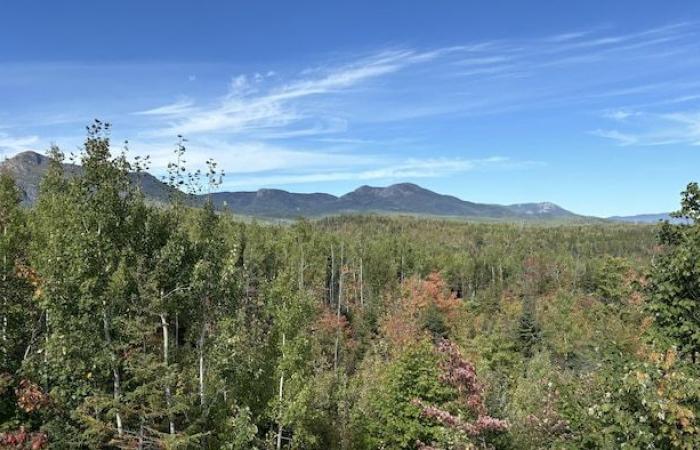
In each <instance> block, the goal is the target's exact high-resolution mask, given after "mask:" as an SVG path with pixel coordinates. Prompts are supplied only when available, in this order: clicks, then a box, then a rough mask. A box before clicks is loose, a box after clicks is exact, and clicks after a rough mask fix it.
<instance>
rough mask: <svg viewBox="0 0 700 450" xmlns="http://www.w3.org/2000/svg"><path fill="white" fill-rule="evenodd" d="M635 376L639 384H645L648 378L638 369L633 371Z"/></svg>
mask: <svg viewBox="0 0 700 450" xmlns="http://www.w3.org/2000/svg"><path fill="white" fill-rule="evenodd" d="M635 377H636V378H637V381H638V382H639V384H646V382H647V380H649V375H647V374H646V373H644V372H642V371H639V370H637V371H636V372H635Z"/></svg>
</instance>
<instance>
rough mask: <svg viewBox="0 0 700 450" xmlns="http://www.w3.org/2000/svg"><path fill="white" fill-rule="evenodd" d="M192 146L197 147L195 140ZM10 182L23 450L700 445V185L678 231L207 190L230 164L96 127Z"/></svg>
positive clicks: (10, 269)
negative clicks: (241, 213) (34, 196)
mask: <svg viewBox="0 0 700 450" xmlns="http://www.w3.org/2000/svg"><path fill="white" fill-rule="evenodd" d="M184 151H185V149H184V146H183V143H182V142H181V143H180V144H178V147H177V149H176V155H175V157H177V156H182V155H183V153H184ZM49 153H50V156H51V158H52V167H51V169H50V170H49V172H48V174H47V175H46V176H45V178H44V180H43V182H42V185H41V192H40V195H39V199H38V202H37V204H36V205H34V206H32V207H31V208H25V207H22V206H21V205H20V195H19V191H18V189H17V188H16V187H15V185H14V182H13V180H12V179H11V178H10V177H9V176H8V175H6V174H0V227H1V228H2V233H1V235H0V255H1V258H0V264H1V266H0V273H1V279H0V299H1V302H2V304H1V307H0V313H1V317H0V320H1V323H0V327H1V330H0V333H1V336H0V448H2V449H30V448H31V449H41V448H56V449H80V448H86V449H88V448H121V449H198V448H203V449H232V450H233V449H423V450H430V449H543V448H544V449H546V448H556V449H580V448H583V449H598V448H601V449H613V448H629V449H642V448H646V449H671V448H679V449H696V448H700V421H699V420H698V414H700V380H699V378H698V375H699V374H700V367H699V365H698V364H699V363H698V360H697V358H698V354H699V353H700V308H699V307H698V302H699V301H700V222H699V221H700V189H698V185H697V184H695V183H690V184H688V187H687V189H686V190H685V191H684V192H683V193H681V196H680V199H681V200H680V209H679V212H678V213H677V214H678V215H679V216H680V217H683V218H685V219H686V220H685V221H684V222H683V223H680V224H670V223H663V224H659V225H631V224H616V223H595V224H558V225H551V224H550V225H547V224H537V223H524V224H519V223H510V224H509V223H470V222H467V221H457V220H443V219H438V218H429V217H421V218H412V217H403V216H391V217H383V216H378V215H347V216H336V217H327V218H322V219H317V220H304V219H299V220H297V221H294V222H293V223H284V224H275V223H267V222H258V221H255V220H239V219H238V218H237V217H236V216H235V211H231V213H232V214H231V213H227V212H222V211H218V210H215V209H214V208H213V206H212V205H211V203H207V204H205V205H204V207H201V208H193V207H190V206H188V203H187V193H186V191H188V190H198V191H203V192H213V191H215V190H216V188H217V186H218V184H219V183H220V175H221V174H220V172H218V170H217V167H216V164H215V163H213V162H210V163H209V165H208V167H209V171H207V172H204V173H201V174H199V173H194V174H189V173H188V172H187V168H186V167H184V166H183V165H182V164H181V163H180V161H181V159H180V158H175V160H176V162H175V163H173V164H171V165H170V166H169V176H167V177H166V181H168V183H170V185H171V186H172V187H173V188H174V189H173V192H174V194H173V195H172V198H171V200H170V201H169V202H168V203H167V204H164V205H159V204H158V205H157V204H152V203H149V202H147V201H145V200H144V196H143V195H142V193H141V192H140V190H139V188H138V187H137V186H135V185H134V184H133V183H132V182H131V181H130V174H131V173H133V172H139V171H141V170H144V168H145V167H144V166H143V162H142V161H145V159H136V160H131V159H128V158H127V157H126V155H125V154H124V153H123V152H121V151H115V150H114V149H113V148H112V143H111V142H110V137H109V127H108V126H106V125H105V124H102V123H99V122H96V123H95V124H94V125H93V126H91V127H89V128H88V135H87V138H86V140H85V143H84V146H83V147H82V151H81V154H80V155H79V156H78V162H79V163H80V164H81V165H82V167H83V169H84V170H83V172H82V173H81V174H80V175H77V176H71V177H66V176H64V173H63V171H62V169H61V162H63V160H64V158H65V157H64V155H63V154H62V153H61V151H60V150H59V149H58V148H57V147H53V148H52V149H51V150H50V152H49Z"/></svg>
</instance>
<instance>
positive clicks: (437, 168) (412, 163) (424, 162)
mask: <svg viewBox="0 0 700 450" xmlns="http://www.w3.org/2000/svg"><path fill="white" fill-rule="evenodd" d="M539 164H540V163H537V162H529V161H526V162H520V161H513V160H511V159H509V158H504V157H498V156H495V157H490V158H484V159H463V158H429V159H417V158H409V159H407V160H405V161H401V162H396V163H393V164H387V165H383V166H380V167H374V168H368V169H362V170H329V171H323V172H310V173H285V174H260V175H255V176H250V177H235V178H232V179H230V180H226V181H225V183H224V184H225V186H226V188H229V189H230V188H240V187H255V186H274V185H283V184H303V183H319V182H331V181H356V182H364V181H371V180H387V181H389V180H393V181H395V180H406V179H411V178H414V179H415V178H435V177H443V176H448V175H453V174H456V173H464V172H469V171H474V170H481V169H496V170H497V169H512V168H519V167H524V166H528V165H539Z"/></svg>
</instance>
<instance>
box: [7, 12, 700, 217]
mask: <svg viewBox="0 0 700 450" xmlns="http://www.w3.org/2000/svg"><path fill="white" fill-rule="evenodd" d="M699 75H700V2H698V1H695V0H687V1H682V0H678V1H669V2H659V1H644V0H641V1H640V0H636V1H628V0H616V1H614V2H613V1H609V0H608V1H597V0H589V1H585V2H584V1H580V2H562V1H554V0H552V1H530V2H523V1H519V0H512V1H499V0H495V1H494V0H492V1H459V0H455V1H447V0H432V1H419V0H415V1H405V0H403V1H394V0H391V1H388V0H384V1H377V0H374V1H364V0H357V1H352V2H340V1H328V0H326V1H304V0H295V1H276V2H272V1H265V0H255V1H245V2H243V1H181V0H168V1H156V0H150V1H132V0H122V1H119V2H89V3H88V2H82V1H75V0H64V1H61V2H56V1H48V0H47V1H36V0H23V1H19V0H16V1H12V0H10V1H7V2H3V7H2V9H1V10H0V157H9V156H12V155H13V154H15V153H18V152H20V151H24V150H30V149H31V150H37V151H40V152H44V151H46V149H47V148H48V147H49V145H51V144H52V143H55V144H57V145H59V146H60V147H61V148H62V149H63V151H64V152H66V153H70V152H77V151H78V149H79V148H80V145H81V143H82V141H83V140H84V135H85V126H86V125H88V124H90V123H91V121H92V120H93V119H94V118H99V119H101V120H103V121H107V122H110V123H111V124H112V141H113V145H114V147H115V151H118V150H119V148H121V146H122V143H123V142H124V141H126V140H128V149H129V150H128V152H129V155H132V156H135V155H150V158H151V168H150V170H151V172H153V173H154V174H163V172H164V169H165V167H166V165H167V163H168V161H172V160H173V158H174V156H173V150H174V147H175V143H176V142H177V136H178V135H183V136H184V137H185V138H186V139H187V158H186V159H187V161H188V165H189V166H190V167H191V168H192V169H196V168H201V167H203V166H204V163H205V161H206V160H207V159H209V158H213V159H214V160H216V161H217V162H218V164H219V167H221V168H222V169H223V170H224V171H225V173H226V176H225V178H224V184H223V186H221V188H220V189H222V190H256V189H259V188H279V189H286V190H289V191H293V192H328V193H332V194H336V195H339V194H344V193H346V192H349V191H351V190H353V189H355V188H357V187H358V186H360V185H364V184H369V185H372V186H386V185H390V184H393V183H398V182H413V183H417V184H420V185H421V186H424V187H426V188H428V189H432V190H434V191H437V192H440V193H445V194H451V195H455V196H457V197H460V198H462V199H464V200H469V201H474V202H484V203H499V204H511V203H522V202H535V201H550V202H554V203H557V204H559V205H561V206H562V207H564V208H567V209H569V210H572V211H574V212H577V213H580V214H589V215H597V216H609V215H629V214H637V213H652V212H663V211H671V210H675V209H677V208H678V203H679V198H680V197H679V193H680V191H681V190H683V188H684V186H685V185H686V184H687V183H688V182H689V181H693V180H699V179H700V76H699Z"/></svg>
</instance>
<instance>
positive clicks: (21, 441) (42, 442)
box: [0, 427, 49, 450]
mask: <svg viewBox="0 0 700 450" xmlns="http://www.w3.org/2000/svg"><path fill="white" fill-rule="evenodd" d="M48 442H49V440H48V437H47V436H46V433H29V432H27V430H25V428H24V427H20V428H19V430H17V431H8V432H6V433H1V434H0V448H8V449H9V448H29V449H31V450H39V449H42V448H44V447H45V446H46V445H47V444H48Z"/></svg>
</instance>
